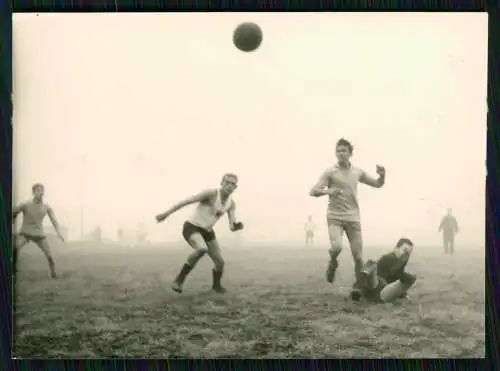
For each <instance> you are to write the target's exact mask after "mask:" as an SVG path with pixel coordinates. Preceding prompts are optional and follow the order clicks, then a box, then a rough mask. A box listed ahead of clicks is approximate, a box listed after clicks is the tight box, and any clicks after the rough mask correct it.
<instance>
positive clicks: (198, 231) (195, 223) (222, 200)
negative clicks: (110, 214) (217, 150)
mask: <svg viewBox="0 0 500 371" xmlns="http://www.w3.org/2000/svg"><path fill="white" fill-rule="evenodd" d="M237 186H238V177H237V176H236V175H235V174H229V173H228V174H225V175H224V176H223V177H222V181H221V186H220V188H219V189H208V190H205V191H202V192H201V193H199V194H197V195H194V196H192V197H189V198H187V199H185V200H182V201H180V202H178V203H176V204H175V205H174V206H172V207H171V208H170V209H168V210H167V211H165V212H164V213H162V214H159V215H157V216H156V221H157V222H161V221H163V220H165V219H166V218H168V217H169V216H170V215H172V214H173V213H175V212H176V211H178V210H180V209H182V208H183V207H185V206H188V205H191V204H194V203H197V206H196V209H195V210H194V213H193V215H192V216H191V217H190V218H189V219H188V220H187V221H186V222H185V223H184V226H183V228H182V236H183V237H184V239H185V240H186V241H187V243H188V244H189V245H190V246H191V247H192V248H193V252H192V253H191V254H190V255H189V256H188V258H187V261H186V263H185V264H184V265H183V266H182V269H181V271H180V273H179V275H178V276H177V278H176V279H175V280H174V282H173V283H172V290H174V291H176V292H178V293H182V286H183V284H184V281H185V280H186V277H187V275H188V274H189V272H191V271H192V270H193V268H194V267H195V265H196V263H198V261H199V260H200V259H201V258H202V257H203V256H204V255H205V254H208V255H209V256H210V258H211V259H212V261H213V262H214V269H213V270H212V276H213V284H212V289H213V290H214V291H216V292H218V293H224V292H225V291H226V289H225V288H224V287H222V285H221V279H222V274H223V271H224V259H223V258H222V254H221V250H220V247H219V243H218V242H217V238H216V236H215V232H214V230H213V227H214V225H215V224H216V223H217V222H218V221H219V219H220V218H221V217H222V216H223V215H224V214H226V213H227V215H228V219H229V229H230V230H231V231H233V232H234V231H238V230H240V229H243V223H241V222H237V221H236V216H235V210H236V203H235V202H234V200H233V199H232V197H231V194H232V193H233V192H234V191H235V189H236V188H237Z"/></svg>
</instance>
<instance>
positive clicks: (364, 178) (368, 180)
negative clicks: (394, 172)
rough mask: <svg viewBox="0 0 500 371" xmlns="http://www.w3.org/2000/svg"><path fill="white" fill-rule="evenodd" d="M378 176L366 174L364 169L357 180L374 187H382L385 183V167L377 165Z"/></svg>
mask: <svg viewBox="0 0 500 371" xmlns="http://www.w3.org/2000/svg"><path fill="white" fill-rule="evenodd" d="M377 174H378V178H373V177H371V176H370V175H368V174H367V173H366V172H365V171H363V173H362V174H361V177H360V178H359V182H360V183H363V184H366V185H368V186H370V187H374V188H382V187H383V186H384V184H385V168H384V167H383V166H380V165H377Z"/></svg>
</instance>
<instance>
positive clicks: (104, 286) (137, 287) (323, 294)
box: [14, 244, 485, 358]
mask: <svg viewBox="0 0 500 371" xmlns="http://www.w3.org/2000/svg"><path fill="white" fill-rule="evenodd" d="M188 251H189V250H188V248H187V247H185V246H173V247H168V248H167V247H164V248H158V247H146V248H135V249H121V250H120V249H118V248H117V247H112V246H107V247H106V246H84V245H78V244H68V245H66V246H56V247H55V248H54V256H55V258H56V262H57V264H58V270H59V273H60V275H61V277H60V278H59V279H58V280H49V279H48V275H47V266H46V262H45V260H44V258H43V256H42V254H41V252H40V251H38V249H37V248H36V247H35V246H32V245H29V246H26V247H25V249H24V250H23V251H22V253H21V256H20V263H19V266H20V267H19V269H20V272H19V276H18V282H17V295H16V296H17V308H16V313H15V320H16V327H15V334H14V335H15V340H14V355H15V357H18V358H72V357H74V358H97V357H99V358H102V357H116V358H126V357H136V358H138V357H150V358H199V357H202V358H298V357H315V358H324V357H326V358H357V357H363V358H364V357H368V358H380V357H396V358H411V357H418V358H419V357H484V355H485V349H484V346H485V332H484V252H483V250H480V249H477V250H474V251H469V252H463V251H458V252H457V255H455V256H454V257H445V256H443V255H441V250H440V249H438V248H436V249H435V251H432V250H425V251H419V250H418V249H416V251H415V253H414V255H413V257H412V261H410V264H409V267H408V271H410V272H412V273H416V274H417V275H418V277H419V280H418V281H417V283H416V285H415V286H414V288H413V289H412V291H411V292H410V299H409V300H401V301H398V302H395V303H393V304H368V303H363V302H360V303H353V302H351V301H350V300H348V299H347V297H348V294H349V286H350V284H351V280H352V262H351V260H350V259H351V257H350V253H349V252H348V250H347V249H346V250H345V251H344V252H343V254H342V258H341V267H340V269H339V272H338V275H337V280H336V282H335V284H334V285H330V284H327V283H326V282H325V281H324V269H325V264H326V260H325V259H326V257H327V253H326V248H319V247H318V248H315V249H309V250H306V249H300V248H291V247H290V248H286V249H278V248H271V247H270V248H267V249H249V248H246V249H243V248H239V249H237V250H236V249H230V248H225V249H224V253H225V259H226V273H225V277H224V284H225V286H226V287H227V289H228V290H229V291H228V293H226V294H224V295H220V294H215V293H212V292H211V291H210V290H209V289H210V286H211V268H212V266H211V262H210V261H209V260H208V259H206V260H204V261H202V262H201V263H200V264H199V266H198V267H197V269H196V270H195V271H193V272H192V275H191V276H190V277H189V278H188V280H187V282H186V286H185V291H184V293H183V294H182V295H178V294H176V293H174V292H172V291H171V290H170V288H169V284H170V281H171V279H173V277H174V276H175V275H176V273H177V271H178V269H179V267H180V265H181V264H182V263H183V261H184V259H185V257H186V255H187V253H188ZM365 251H366V254H367V255H368V257H375V256H377V255H378V254H380V253H382V252H383V251H382V250H375V249H374V248H373V249H371V251H370V247H369V246H368V247H366V250H365Z"/></svg>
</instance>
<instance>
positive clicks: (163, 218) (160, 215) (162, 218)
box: [155, 214, 168, 223]
mask: <svg viewBox="0 0 500 371" xmlns="http://www.w3.org/2000/svg"><path fill="white" fill-rule="evenodd" d="M167 216H168V215H165V214H158V215H156V216H155V219H156V222H157V223H161V222H162V221H164V220H165V219H167Z"/></svg>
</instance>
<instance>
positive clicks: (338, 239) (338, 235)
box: [326, 220, 344, 283]
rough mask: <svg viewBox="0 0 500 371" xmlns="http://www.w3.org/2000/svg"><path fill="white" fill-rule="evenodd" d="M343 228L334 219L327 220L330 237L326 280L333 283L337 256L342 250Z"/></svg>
mask: <svg viewBox="0 0 500 371" xmlns="http://www.w3.org/2000/svg"><path fill="white" fill-rule="evenodd" d="M343 233H344V230H343V227H342V226H341V224H340V223H339V222H337V221H335V220H328V236H329V237H330V250H329V251H328V252H329V254H330V261H329V262H328V267H327V269H326V281H327V282H329V283H333V281H334V280H335V273H336V272H337V268H338V266H339V263H338V257H339V255H340V253H341V252H342V236H343Z"/></svg>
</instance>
